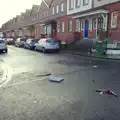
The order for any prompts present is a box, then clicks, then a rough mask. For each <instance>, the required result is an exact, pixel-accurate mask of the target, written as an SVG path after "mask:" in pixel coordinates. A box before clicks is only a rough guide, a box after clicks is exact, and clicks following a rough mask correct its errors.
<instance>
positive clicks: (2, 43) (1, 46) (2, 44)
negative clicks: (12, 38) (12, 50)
mask: <svg viewBox="0 0 120 120" xmlns="http://www.w3.org/2000/svg"><path fill="white" fill-rule="evenodd" d="M0 51H1V52H5V53H7V52H8V48H7V45H6V43H5V41H4V40H3V39H0Z"/></svg>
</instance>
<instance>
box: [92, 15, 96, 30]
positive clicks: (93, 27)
mask: <svg viewBox="0 0 120 120" xmlns="http://www.w3.org/2000/svg"><path fill="white" fill-rule="evenodd" d="M93 20H95V25H93V22H94V21H93ZM96 27H97V23H96V18H95V17H94V18H92V30H96Z"/></svg>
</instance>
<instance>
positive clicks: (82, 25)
mask: <svg viewBox="0 0 120 120" xmlns="http://www.w3.org/2000/svg"><path fill="white" fill-rule="evenodd" d="M84 25H85V21H84V20H81V22H80V28H81V31H84Z"/></svg>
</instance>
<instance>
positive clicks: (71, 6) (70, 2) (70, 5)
mask: <svg viewBox="0 0 120 120" xmlns="http://www.w3.org/2000/svg"><path fill="white" fill-rule="evenodd" d="M72 2H73V3H72ZM73 8H74V1H73V0H69V10H73Z"/></svg>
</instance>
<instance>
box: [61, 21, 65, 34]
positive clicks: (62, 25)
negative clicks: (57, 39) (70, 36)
mask: <svg viewBox="0 0 120 120" xmlns="http://www.w3.org/2000/svg"><path fill="white" fill-rule="evenodd" d="M61 28H62V29H61V31H62V32H65V22H62V23H61Z"/></svg>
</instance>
